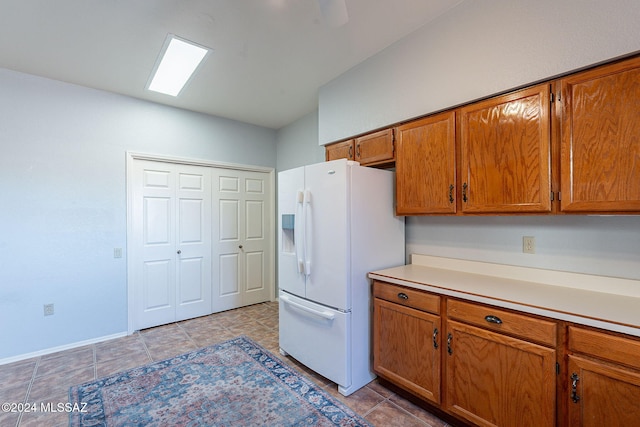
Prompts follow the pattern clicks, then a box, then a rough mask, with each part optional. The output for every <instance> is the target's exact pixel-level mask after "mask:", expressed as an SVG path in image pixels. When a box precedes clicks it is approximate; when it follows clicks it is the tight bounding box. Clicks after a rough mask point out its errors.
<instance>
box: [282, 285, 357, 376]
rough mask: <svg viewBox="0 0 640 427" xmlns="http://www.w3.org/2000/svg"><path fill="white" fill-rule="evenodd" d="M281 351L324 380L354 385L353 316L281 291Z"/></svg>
mask: <svg viewBox="0 0 640 427" xmlns="http://www.w3.org/2000/svg"><path fill="white" fill-rule="evenodd" d="M279 299H280V351H281V352H282V353H283V354H285V355H290V356H291V357H293V358H295V359H296V360H298V361H299V362H301V363H303V364H304V365H305V366H307V367H309V368H311V369H312V370H314V371H315V372H317V373H319V374H320V375H322V376H323V377H325V378H328V379H330V380H331V381H333V382H335V383H337V384H338V385H339V386H340V387H341V388H345V389H348V388H349V386H350V385H351V369H350V366H349V360H350V357H349V356H350V354H349V351H350V348H349V344H348V343H349V342H350V340H349V338H350V337H349V335H350V324H351V313H350V312H346V313H345V312H342V311H337V310H334V309H332V308H329V307H325V306H323V305H320V304H315V303H313V302H310V301H307V300H305V299H302V298H298V297H296V296H295V295H291V294H288V293H286V292H282V291H280V298H279Z"/></svg>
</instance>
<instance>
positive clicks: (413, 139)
mask: <svg viewBox="0 0 640 427" xmlns="http://www.w3.org/2000/svg"><path fill="white" fill-rule="evenodd" d="M455 154H456V153H455V113H454V112H453V111H449V112H446V113H442V114H437V115H435V116H430V117H427V118H424V119H421V120H416V121H414V122H411V123H407V124H405V125H402V126H399V127H397V128H396V214H398V215H420V214H442V213H456V205H457V204H456V194H457V192H456V156H455Z"/></svg>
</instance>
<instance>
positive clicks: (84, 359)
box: [36, 347, 94, 378]
mask: <svg viewBox="0 0 640 427" xmlns="http://www.w3.org/2000/svg"><path fill="white" fill-rule="evenodd" d="M93 363H94V350H93V347H82V348H79V349H73V350H68V351H64V352H59V353H55V354H53V355H47V356H42V359H41V360H40V363H39V364H38V369H37V370H36V378H38V377H42V376H49V375H53V374H61V375H63V376H64V375H65V374H66V373H70V372H73V371H76V370H78V369H81V368H86V367H87V366H93Z"/></svg>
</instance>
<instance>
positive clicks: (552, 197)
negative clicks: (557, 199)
mask: <svg viewBox="0 0 640 427" xmlns="http://www.w3.org/2000/svg"><path fill="white" fill-rule="evenodd" d="M550 198H551V201H552V202H553V199H554V196H553V191H552V192H551V197H550Z"/></svg>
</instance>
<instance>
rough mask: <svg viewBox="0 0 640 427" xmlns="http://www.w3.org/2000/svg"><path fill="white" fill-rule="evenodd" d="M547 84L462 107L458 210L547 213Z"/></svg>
mask: <svg viewBox="0 0 640 427" xmlns="http://www.w3.org/2000/svg"><path fill="white" fill-rule="evenodd" d="M549 92H550V89H549V85H547V84H542V85H538V86H534V87H532V88H529V89H524V90H521V91H518V92H513V93H510V94H507V95H504V96H499V97H496V98H491V99H488V100H486V101H481V102H478V103H475V104H471V105H468V106H466V107H463V108H461V109H460V150H461V153H460V154H461V171H460V182H461V187H462V188H461V189H462V211H463V212H469V213H483V212H487V213H489V212H493V213H500V212H514V213H517V212H550V211H551V179H550V163H551V151H550V149H551V142H550V141H551V128H550V96H549Z"/></svg>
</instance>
